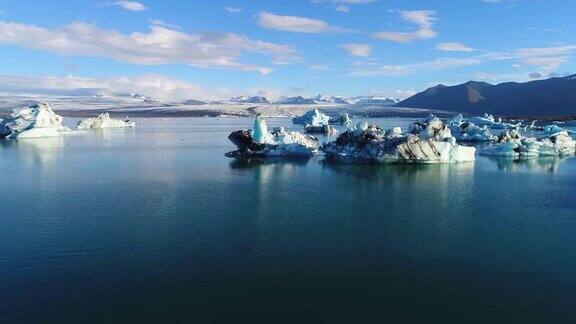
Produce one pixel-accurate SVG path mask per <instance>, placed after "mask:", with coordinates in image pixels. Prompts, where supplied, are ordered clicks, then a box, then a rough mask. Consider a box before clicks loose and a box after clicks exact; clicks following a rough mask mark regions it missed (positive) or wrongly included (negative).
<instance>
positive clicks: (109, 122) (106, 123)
mask: <svg viewBox="0 0 576 324" xmlns="http://www.w3.org/2000/svg"><path fill="white" fill-rule="evenodd" d="M76 127H77V128H78V129H80V130H91V129H104V128H134V127H136V123H134V122H133V121H131V120H119V119H112V118H110V114H108V113H103V114H100V115H98V117H89V118H85V119H82V120H81V121H79V122H78V125H76Z"/></svg>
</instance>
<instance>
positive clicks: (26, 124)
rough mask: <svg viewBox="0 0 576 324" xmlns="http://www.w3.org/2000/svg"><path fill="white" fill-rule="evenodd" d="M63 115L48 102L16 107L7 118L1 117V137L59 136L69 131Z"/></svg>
mask: <svg viewBox="0 0 576 324" xmlns="http://www.w3.org/2000/svg"><path fill="white" fill-rule="evenodd" d="M62 120H63V118H62V116H60V115H58V114H56V113H55V112H54V111H52V107H50V105H49V104H46V103H37V104H34V105H32V106H30V107H28V108H23V109H15V110H14V112H13V113H12V114H11V115H10V116H8V117H7V118H5V119H0V138H38V137H53V136H59V135H60V134H61V132H64V131H68V128H67V127H64V126H63V125H62Z"/></svg>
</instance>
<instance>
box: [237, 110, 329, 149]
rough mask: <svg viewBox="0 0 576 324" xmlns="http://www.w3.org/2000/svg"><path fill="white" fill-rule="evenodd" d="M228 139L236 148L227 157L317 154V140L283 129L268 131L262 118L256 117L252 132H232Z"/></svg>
mask: <svg viewBox="0 0 576 324" xmlns="http://www.w3.org/2000/svg"><path fill="white" fill-rule="evenodd" d="M228 139H229V140H230V141H231V142H232V143H233V144H234V145H236V147H237V148H238V149H237V150H235V151H232V152H229V153H227V154H226V155H227V156H228V157H312V156H314V155H316V154H318V148H319V144H318V139H317V138H316V137H314V136H310V135H305V134H302V133H299V132H289V131H286V130H285V129H284V128H283V127H278V128H275V129H274V130H273V131H272V132H269V131H268V126H267V125H266V120H264V117H262V116H257V117H256V119H255V120H254V127H253V129H252V130H238V131H234V132H232V133H231V134H230V135H229V136H228Z"/></svg>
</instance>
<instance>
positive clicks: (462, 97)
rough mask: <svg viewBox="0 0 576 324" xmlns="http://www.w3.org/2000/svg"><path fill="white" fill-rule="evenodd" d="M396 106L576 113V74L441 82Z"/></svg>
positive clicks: (511, 113)
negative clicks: (521, 79) (522, 80)
mask: <svg viewBox="0 0 576 324" xmlns="http://www.w3.org/2000/svg"><path fill="white" fill-rule="evenodd" d="M396 106H398V107H409V108H425V109H438V110H446V111H454V112H463V113H469V114H481V113H485V112H487V113H490V114H497V115H503V116H543V115H548V116H550V115H557V116H567V115H576V75H571V76H567V77H560V78H550V79H546V80H536V81H530V82H525V83H517V82H507V83H500V84H497V85H493V84H490V83H486V82H476V81H469V82H466V83H463V84H459V85H456V86H445V85H441V84H440V85H437V86H435V87H432V88H428V89H426V90H425V91H423V92H420V93H418V94H415V95H414V96H412V97H410V98H408V99H406V100H403V101H401V102H400V103H398V104H397V105H396Z"/></svg>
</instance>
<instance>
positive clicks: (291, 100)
mask: <svg viewBox="0 0 576 324" xmlns="http://www.w3.org/2000/svg"><path fill="white" fill-rule="evenodd" d="M276 103H277V104H282V105H315V104H316V101H314V99H312V98H304V97H302V96H298V97H282V98H280V99H279V100H278V101H276Z"/></svg>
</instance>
